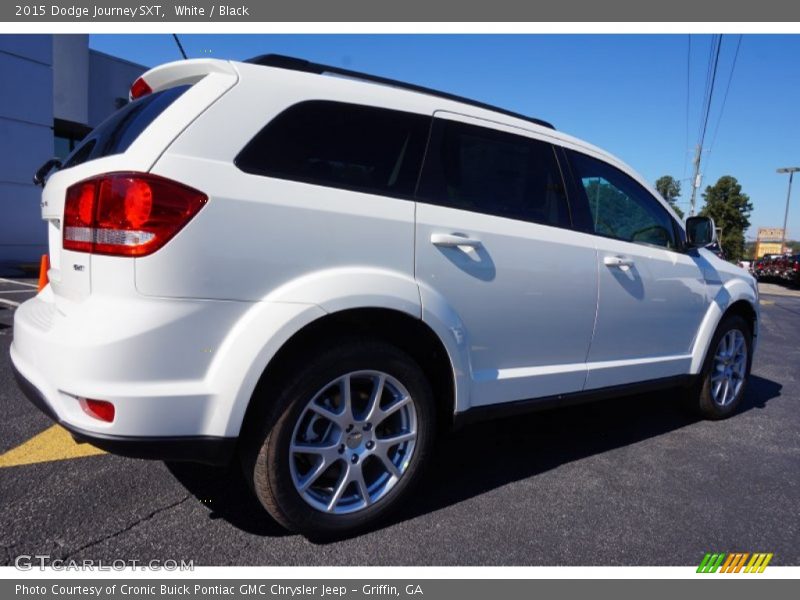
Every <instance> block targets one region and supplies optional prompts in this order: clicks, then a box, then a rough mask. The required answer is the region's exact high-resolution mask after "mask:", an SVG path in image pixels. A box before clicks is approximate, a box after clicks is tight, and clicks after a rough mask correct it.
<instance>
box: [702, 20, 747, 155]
mask: <svg viewBox="0 0 800 600" xmlns="http://www.w3.org/2000/svg"><path fill="white" fill-rule="evenodd" d="M741 45H742V36H741V35H739V41H738V42H737V44H736V52H735V53H734V55H733V63H731V73H730V75H728V85H727V86H725V95H724V96H723V97H722V106H721V108H720V109H719V118H718V119H717V126H716V128H715V129H714V136H713V137H712V138H711V145H710V146H709V148H713V147H714V142H716V141H717V134H718V133H719V125H720V123H722V113H724V112H725V103H726V102H727V101H728V92H729V91H730V89H731V81H733V72H734V70H735V69H736V59H737V58H739V47H740V46H741Z"/></svg>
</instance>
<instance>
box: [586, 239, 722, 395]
mask: <svg viewBox="0 0 800 600" xmlns="http://www.w3.org/2000/svg"><path fill="white" fill-rule="evenodd" d="M595 238H596V240H597V244H598V247H599V252H598V271H599V274H600V300H599V303H598V306H599V308H598V312H597V324H596V326H595V331H594V337H593V338H592V347H591V350H590V351H589V359H588V360H589V374H588V377H587V380H586V387H587V389H594V388H603V387H609V386H612V385H623V384H627V383H633V382H636V381H641V380H643V379H658V378H663V377H670V376H673V375H680V374H683V373H686V372H687V371H688V367H689V363H690V361H691V348H692V344H693V342H694V338H695V334H696V332H697V328H698V327H699V326H700V322H701V321H702V320H703V317H704V316H705V312H706V307H707V306H708V299H707V296H706V284H705V281H704V279H703V271H702V269H701V267H700V266H699V265H698V264H697V262H696V261H695V260H694V259H693V257H692V256H690V255H688V254H685V253H682V252H674V251H672V250H667V249H665V248H657V247H654V246H645V245H640V244H634V243H631V242H624V241H620V240H612V239H608V238H601V237H596V236H595ZM609 258H610V259H615V258H620V259H622V260H623V261H625V262H626V263H627V262H631V263H632V264H631V265H630V266H628V265H626V264H623V265H621V266H616V265H615V264H613V260H607V259H609ZM607 263H611V264H607Z"/></svg>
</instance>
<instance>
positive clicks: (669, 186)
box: [656, 175, 683, 219]
mask: <svg viewBox="0 0 800 600" xmlns="http://www.w3.org/2000/svg"><path fill="white" fill-rule="evenodd" d="M656 190H658V193H659V194H661V197H662V198H664V200H666V201H667V202H669V204H670V206H672V208H673V210H674V211H675V212H676V213H678V216H679V217H680V218H681V219H682V218H683V211H682V210H681V209H680V208H678V202H677V200H678V198H680V196H681V182H680V181H678V180H676V179H675V178H674V177H672V175H664V176H663V177H659V178H658V181H656Z"/></svg>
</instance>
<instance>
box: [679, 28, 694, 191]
mask: <svg viewBox="0 0 800 600" xmlns="http://www.w3.org/2000/svg"><path fill="white" fill-rule="evenodd" d="M686 40H687V44H686V143H685V144H684V145H683V147H684V148H685V149H686V152H685V153H684V155H683V176H682V177H681V180H683V179H686V167H687V166H689V154H688V152H689V150H688V146H689V105H690V102H689V98H690V95H691V89H692V85H691V73H692V68H691V67H692V34H691V33H690V34H688V35H687V36H686Z"/></svg>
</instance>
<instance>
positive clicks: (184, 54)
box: [172, 33, 187, 60]
mask: <svg viewBox="0 0 800 600" xmlns="http://www.w3.org/2000/svg"><path fill="white" fill-rule="evenodd" d="M172 37H173V38H175V43H176V44H178V50H180V51H181V56H183V60H186V59H187V56H186V51H185V50H184V49H183V44H181V41H180V40H179V39H178V34H177V33H173V34H172Z"/></svg>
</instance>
